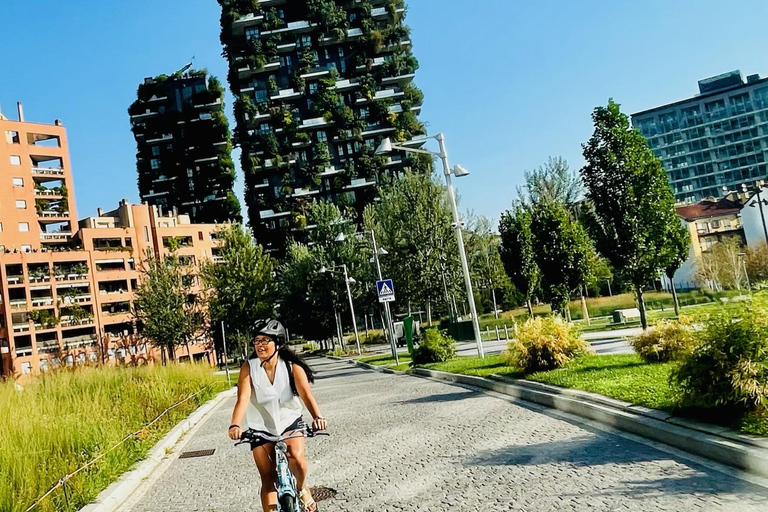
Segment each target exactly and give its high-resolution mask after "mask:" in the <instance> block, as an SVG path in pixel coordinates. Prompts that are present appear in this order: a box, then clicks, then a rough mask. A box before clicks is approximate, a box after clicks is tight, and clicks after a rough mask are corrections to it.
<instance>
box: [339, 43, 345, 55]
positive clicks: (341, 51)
mask: <svg viewBox="0 0 768 512" xmlns="http://www.w3.org/2000/svg"><path fill="white" fill-rule="evenodd" d="M343 56H344V48H342V47H341V46H339V57H343Z"/></svg>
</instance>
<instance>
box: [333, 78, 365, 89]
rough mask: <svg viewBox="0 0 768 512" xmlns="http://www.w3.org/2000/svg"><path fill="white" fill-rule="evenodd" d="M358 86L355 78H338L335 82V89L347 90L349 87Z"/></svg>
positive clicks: (358, 83)
mask: <svg viewBox="0 0 768 512" xmlns="http://www.w3.org/2000/svg"><path fill="white" fill-rule="evenodd" d="M358 87H360V82H358V81H357V80H350V79H346V80H339V81H338V82H336V90H337V91H349V90H351V89H356V88H358Z"/></svg>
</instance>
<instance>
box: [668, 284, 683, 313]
mask: <svg viewBox="0 0 768 512" xmlns="http://www.w3.org/2000/svg"><path fill="white" fill-rule="evenodd" d="M667 277H669V276H667ZM669 286H670V288H671V289H672V303H673V304H674V305H675V316H677V317H679V316H680V302H679V301H678V300H677V290H676V289H675V280H674V279H673V278H671V277H670V278H669Z"/></svg>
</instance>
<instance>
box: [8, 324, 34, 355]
mask: <svg viewBox="0 0 768 512" xmlns="http://www.w3.org/2000/svg"><path fill="white" fill-rule="evenodd" d="M30 330H32V328H31V327H30V325H29V322H26V323H23V324H13V332H29V331H30ZM31 350H32V349H30V354H31V353H32V352H31Z"/></svg>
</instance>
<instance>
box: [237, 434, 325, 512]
mask: <svg viewBox="0 0 768 512" xmlns="http://www.w3.org/2000/svg"><path fill="white" fill-rule="evenodd" d="M317 435H328V434H326V433H324V432H315V431H314V430H312V429H311V428H309V427H307V426H304V428H302V429H300V430H295V431H293V432H291V433H290V434H288V435H281V436H274V435H272V434H270V433H269V432H262V431H259V430H246V431H245V432H243V434H242V436H241V437H240V441H238V442H237V443H235V446H238V445H240V444H244V443H248V442H250V441H259V440H264V441H268V442H270V443H274V445H275V459H276V460H275V468H276V470H277V484H276V485H275V490H276V491H277V510H278V512H283V510H282V503H284V502H285V499H286V497H287V498H289V499H290V500H291V501H292V502H293V503H294V510H302V507H301V501H300V499H299V491H300V490H297V489H296V478H295V477H294V476H293V474H292V473H291V470H290V468H289V467H288V445H287V444H286V443H285V441H287V440H288V439H293V438H295V437H315V436H317Z"/></svg>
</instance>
